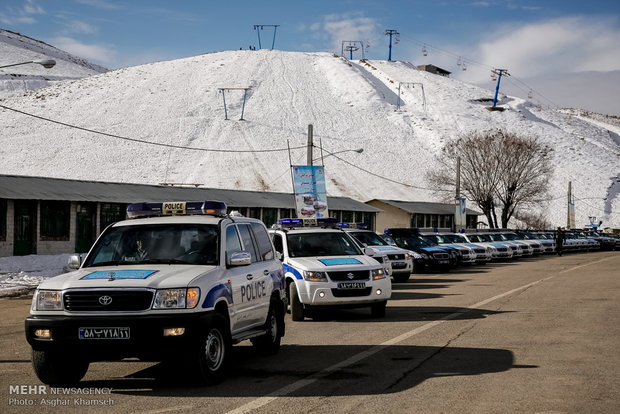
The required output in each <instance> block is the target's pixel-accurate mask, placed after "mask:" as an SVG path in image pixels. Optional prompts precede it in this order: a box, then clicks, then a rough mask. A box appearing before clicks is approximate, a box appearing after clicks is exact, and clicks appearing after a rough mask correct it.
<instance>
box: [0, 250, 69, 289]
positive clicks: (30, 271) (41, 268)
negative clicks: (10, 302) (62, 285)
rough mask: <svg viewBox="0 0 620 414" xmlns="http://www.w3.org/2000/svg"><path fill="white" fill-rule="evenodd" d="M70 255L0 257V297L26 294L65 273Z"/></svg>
mask: <svg viewBox="0 0 620 414" xmlns="http://www.w3.org/2000/svg"><path fill="white" fill-rule="evenodd" d="M69 256H71V255H70V254H60V255H29V256H15V257H0V297H3V296H14V295H20V294H24V293H27V292H28V291H30V290H32V289H33V288H35V287H37V286H38V285H39V283H41V282H42V281H44V280H45V279H47V278H50V277H53V276H57V275H59V274H62V273H65V272H66V271H67V269H66V266H67V262H68V260H69Z"/></svg>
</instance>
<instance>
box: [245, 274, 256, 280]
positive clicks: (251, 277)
mask: <svg viewBox="0 0 620 414" xmlns="http://www.w3.org/2000/svg"><path fill="white" fill-rule="evenodd" d="M245 277H246V279H248V280H252V279H254V276H253V275H252V273H248V274H247V275H245Z"/></svg>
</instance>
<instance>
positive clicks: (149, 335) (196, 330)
mask: <svg viewBox="0 0 620 414" xmlns="http://www.w3.org/2000/svg"><path fill="white" fill-rule="evenodd" d="M210 315H212V312H199V313H182V314H174V315H171V314H166V315H141V316H127V315H124V316H106V315H98V316H63V315H60V316H51V315H50V316H46V315H36V316H30V317H28V318H27V319H26V322H25V328H26V339H27V340H28V343H29V344H30V345H31V346H32V348H33V349H34V350H38V351H47V350H61V349H62V351H63V352H67V353H69V354H70V355H79V356H80V357H83V358H85V359H88V360H90V361H97V360H110V359H112V360H114V359H122V358H129V357H138V358H141V359H144V360H162V359H165V358H166V357H171V356H174V355H183V354H184V352H187V349H188V346H190V344H192V343H195V340H196V338H198V335H200V334H201V333H203V332H204V330H205V329H206V326H208V324H209V322H210ZM80 328H97V329H105V328H129V338H128V339H80V337H79V336H80V335H79V331H80ZM166 328H185V333H184V334H183V335H180V336H164V329H166ZM37 329H49V330H50V331H51V338H49V339H47V338H46V339H43V338H39V337H37V336H35V334H34V332H35V330H37Z"/></svg>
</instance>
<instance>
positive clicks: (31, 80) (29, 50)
mask: <svg viewBox="0 0 620 414" xmlns="http://www.w3.org/2000/svg"><path fill="white" fill-rule="evenodd" d="M38 59H54V60H55V61H56V66H54V67H53V68H51V69H45V68H43V67H42V66H40V65H37V64H28V65H19V66H12V67H9V68H3V69H0V97H4V96H9V95H12V94H15V93H21V92H24V91H27V90H34V89H38V88H42V87H45V86H49V85H51V84H53V83H55V82H58V81H64V80H70V79H80V78H84V77H87V76H92V75H96V74H99V73H104V72H107V71H108V69H106V68H104V67H103V66H99V65H96V64H94V63H90V62H89V61H87V60H86V59H83V58H81V57H78V56H75V55H72V54H70V53H67V52H65V51H63V50H60V49H58V48H56V47H54V46H51V45H49V44H47V43H45V42H42V41H40V40H36V39H33V38H31V37H28V36H25V35H22V34H20V33H16V32H12V31H10V30H5V29H0V66H2V65H10V64H14V63H21V62H28V61H31V60H38Z"/></svg>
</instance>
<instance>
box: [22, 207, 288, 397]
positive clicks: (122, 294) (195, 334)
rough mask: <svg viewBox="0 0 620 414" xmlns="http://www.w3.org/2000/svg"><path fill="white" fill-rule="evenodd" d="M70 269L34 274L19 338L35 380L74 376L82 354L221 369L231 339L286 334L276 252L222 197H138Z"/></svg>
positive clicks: (203, 370) (269, 345) (215, 375)
mask: <svg viewBox="0 0 620 414" xmlns="http://www.w3.org/2000/svg"><path fill="white" fill-rule="evenodd" d="M127 216H128V218H129V219H128V220H125V221H121V222H118V223H115V224H113V225H111V226H109V227H108V228H107V229H105V231H104V232H103V233H102V234H101V235H100V236H99V238H98V239H97V241H96V242H95V244H94V245H93V247H92V249H91V250H90V252H89V253H88V254H87V255H86V257H85V259H84V261H83V263H80V257H79V256H73V257H72V258H71V259H70V267H73V268H74V269H76V270H75V271H73V272H70V273H66V274H63V275H60V276H57V277H54V278H51V279H50V280H48V281H45V282H43V283H42V284H41V285H39V287H38V289H37V290H36V292H35V294H34V297H33V301H32V308H31V312H30V313H31V316H30V317H28V318H27V319H26V324H25V325H26V326H25V328H26V338H27V340H28V342H29V343H30V345H31V346H32V363H33V366H34V370H35V372H36V374H37V376H38V377H39V379H40V380H41V381H42V382H44V383H46V384H51V385H65V384H73V383H76V382H78V381H79V380H80V379H82V377H83V376H84V375H85V374H86V371H87V370H88V366H89V363H90V362H92V361H97V360H118V359H123V358H126V357H138V358H140V359H143V360H151V361H166V362H170V363H171V364H183V366H182V369H179V370H178V372H180V373H182V374H183V376H184V378H185V377H187V376H188V375H190V376H191V377H192V379H194V380H196V381H197V382H199V383H201V384H210V383H216V382H219V381H220V380H222V379H223V376H224V374H225V371H226V367H227V364H228V362H229V359H230V346H231V345H232V344H233V343H237V342H239V341H242V340H245V339H250V340H251V341H252V343H253V344H254V345H255V347H256V348H257V349H258V350H259V351H261V352H263V353H275V352H277V351H278V349H279V347H280V338H281V337H282V336H283V335H284V313H285V312H286V293H285V290H284V286H285V285H284V274H283V271H282V263H281V262H280V261H279V260H277V259H276V258H275V253H274V249H273V246H272V244H271V240H270V238H269V235H268V233H267V229H266V228H265V225H264V224H263V223H262V222H260V221H259V220H255V219H250V218H243V217H231V216H227V215H226V205H225V204H224V203H220V202H173V203H138V204H131V205H129V206H128V208H127Z"/></svg>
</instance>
